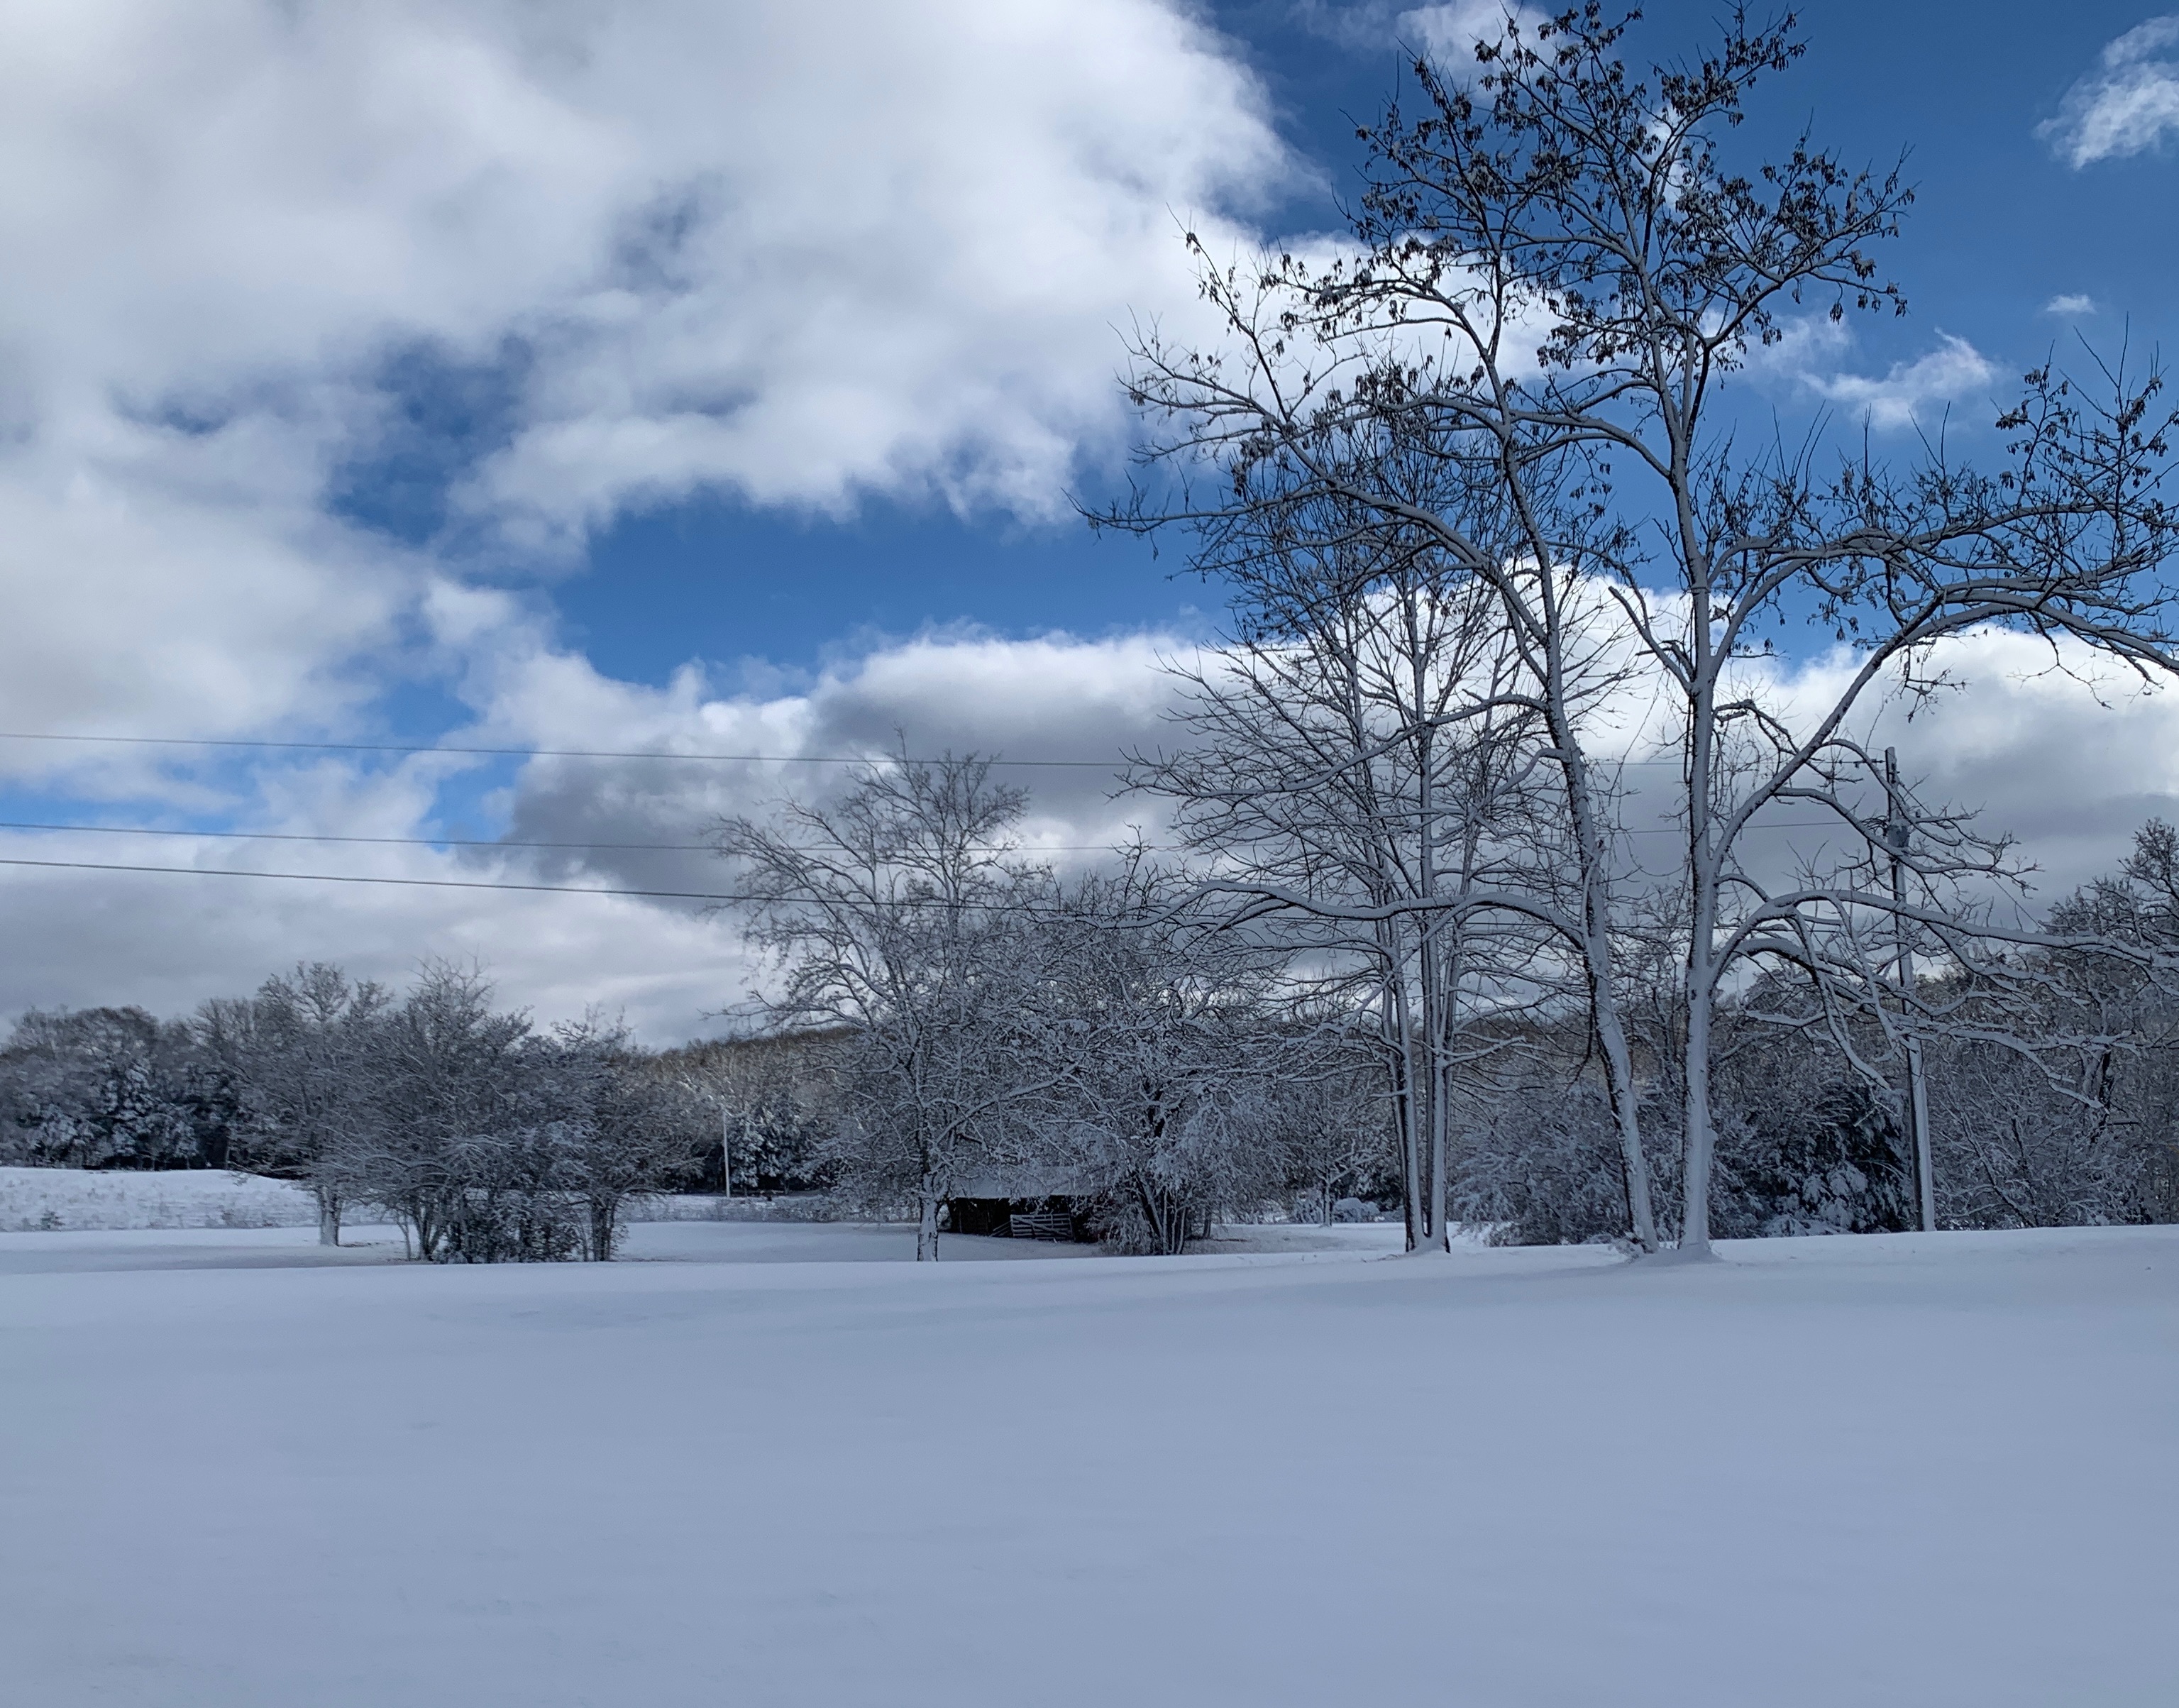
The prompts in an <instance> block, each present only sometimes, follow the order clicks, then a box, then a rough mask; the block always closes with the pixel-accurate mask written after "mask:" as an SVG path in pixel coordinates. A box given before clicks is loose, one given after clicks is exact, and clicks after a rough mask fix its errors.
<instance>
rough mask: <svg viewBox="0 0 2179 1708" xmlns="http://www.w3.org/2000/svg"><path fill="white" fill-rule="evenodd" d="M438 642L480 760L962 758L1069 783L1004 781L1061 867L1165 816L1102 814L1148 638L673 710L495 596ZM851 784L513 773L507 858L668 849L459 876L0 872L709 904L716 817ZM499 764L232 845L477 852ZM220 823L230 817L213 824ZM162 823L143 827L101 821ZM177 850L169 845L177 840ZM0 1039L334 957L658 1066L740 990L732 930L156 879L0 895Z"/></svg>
mask: <svg viewBox="0 0 2179 1708" xmlns="http://www.w3.org/2000/svg"><path fill="white" fill-rule="evenodd" d="M431 620H432V622H433V623H434V626H435V629H436V631H437V632H438V634H440V635H441V637H442V638H443V639H445V640H447V641H448V643H449V644H457V645H462V646H464V647H465V648H466V649H467V653H466V656H467V658H468V662H469V673H468V676H467V678H466V680H465V683H464V691H465V692H466V693H467V694H468V695H469V696H470V697H471V699H472V700H473V701H474V702H475V706H476V709H477V711H478V713H479V717H478V722H477V724H476V726H475V731H474V732H472V734H473V735H474V737H475V744H486V745H489V744H508V745H513V746H532V745H535V746H548V747H550V746H558V747H579V748H585V749H606V750H634V751H653V750H662V751H678V752H683V753H708V754H716V753H744V754H763V755H788V756H792V755H828V756H829V755H842V754H870V755H877V754H882V753H885V752H886V751H888V750H891V749H892V748H893V747H894V745H895V744H896V742H897V739H899V737H900V736H902V735H904V736H905V737H906V739H908V742H909V743H910V744H912V746H913V747H914V750H917V751H919V752H940V751H945V750H953V751H956V752H963V751H968V750H979V751H983V752H986V753H990V752H994V751H996V752H999V753H1002V754H1005V755H1011V756H1013V757H1014V758H1016V759H1020V760H1054V759H1057V760H1067V761H1077V762H1078V763H1076V764H1074V765H1072V766H1054V767H1046V766H1021V767H1018V768H1009V769H1008V770H1007V772H1006V773H1005V774H1006V776H1007V778H1008V780H1010V781H1014V782H1019V783H1024V784H1025V785H1027V786H1028V787H1029V788H1030V790H1031V791H1032V810H1031V816H1030V818H1029V821H1028V822H1027V823H1026V825H1025V826H1024V838H1025V840H1026V842H1027V843H1029V846H1030V847H1032V848H1034V849H1051V850H1053V851H1054V852H1053V853H1052V854H1051V858H1053V859H1056V860H1058V861H1061V862H1062V863H1079V861H1081V860H1083V859H1087V858H1090V857H1091V856H1089V855H1085V854H1080V853H1078V852H1076V851H1077V850H1079V849H1106V848H1110V847H1111V846H1113V845H1114V844H1115V843H1118V842H1121V841H1122V840H1124V839H1125V838H1127V836H1128V830H1129V827H1131V826H1137V825H1141V826H1146V827H1150V828H1152V829H1153V830H1155V825H1156V823H1157V817H1156V813H1155V806H1154V804H1152V803H1150V802H1147V801H1144V800H1141V799H1134V798H1129V799H1124V800H1117V799H1114V793H1115V789H1116V775H1115V774H1116V772H1117V768H1118V766H1119V763H1120V760H1121V755H1122V750H1127V749H1133V748H1154V747H1155V745H1156V744H1158V743H1159V742H1160V741H1161V739H1165V738H1166V735H1167V731H1166V726H1165V724H1164V723H1163V722H1162V713H1163V712H1164V711H1165V709H1166V705H1167V695H1168V689H1169V684H1168V681H1167V679H1166V678H1165V677H1164V676H1163V675H1162V674H1161V672H1160V670H1159V667H1158V665H1159V660H1160V658H1161V656H1166V655H1169V654H1173V653H1181V652H1186V651H1188V650H1189V647H1190V643H1189V642H1188V641H1186V640H1183V639H1180V638H1177V637H1173V636H1163V635H1130V636H1123V637H1119V638H1115V639H1110V640H1073V639H1070V638H1068V637H1066V636H1060V635H1055V636H1049V637H1046V638H1043V639H1037V640H996V639H992V638H990V637H987V636H980V635H974V634H969V635H958V636H951V637H948V636H943V635H935V636H926V637H924V638H920V639H917V640H909V641H905V642H901V643H897V644H895V645H888V646H886V647H884V648H881V649H880V650H879V651H875V652H873V653H870V654H869V655H866V656H863V657H860V658H858V659H854V660H850V661H847V662H841V663H839V664H837V665H836V666H834V667H831V668H828V669H826V670H825V671H823V672H821V673H819V675H818V676H817V677H816V678H815V679H814V680H813V681H811V682H810V683H809V684H806V685H805V686H804V687H802V688H800V689H796V690H794V691H792V692H784V693H771V694H764V695H755V694H743V695H722V694H718V693H716V692H715V691H713V690H712V689H711V688H710V687H709V685H708V684H706V683H705V681H704V679H703V678H702V677H701V676H700V674H699V673H697V672H695V671H694V670H693V669H691V670H687V671H683V673H681V674H680V675H679V676H678V677H677V678H675V679H674V680H673V681H672V682H671V683H669V684H667V685H666V686H665V687H663V688H650V687H645V686H642V685H639V684H628V683H623V682H616V681H613V680H612V679H610V678H606V677H602V676H601V675H600V674H598V673H597V672H596V670H595V669H593V668H592V667H591V666H590V664H589V663H588V662H587V661H585V659H583V658H581V657H579V656H574V655H572V654H569V653H568V652H566V651H560V650H558V649H556V648H555V647H553V646H552V645H550V644H548V642H547V640H546V637H545V634H544V633H543V631H542V630H541V629H539V628H538V627H536V626H535V624H534V623H530V622H528V621H526V620H524V618H522V617H521V616H520V615H519V612H518V611H517V609H516V608H515V607H514V606H513V602H512V601H509V600H508V599H507V597H506V596H503V595H494V594H476V593H469V594H456V595H448V596H442V597H440V598H438V599H436V600H434V601H432V602H431ZM850 774H851V773H850V772H849V770H848V768H847V767H844V766H837V765H830V764H826V765H815V764H797V763H763V764H757V763H744V764H735V763H713V762H708V761H670V760H660V761H647V760H620V761H592V760H575V759H552V758H541V759H535V760H531V761H526V762H524V763H523V764H522V765H521V766H519V771H518V772H516V773H515V774H514V776H513V777H512V778H511V779H510V780H509V781H508V783H506V785H505V786H504V787H502V788H499V789H497V791H496V792H493V793H490V794H484V795H483V796H482V798H481V800H480V810H479V813H478V816H479V817H480V818H485V819H488V820H490V821H491V822H494V823H503V824H504V825H505V827H506V831H505V835H506V837H507V838H508V840H509V841H510V842H514V843H579V844H580V843H639V844H643V843H649V844H661V843H664V844H680V845H682V846H681V847H679V848H678V849H675V848H656V847H653V848H649V849H645V848H633V849H631V848H617V849H612V848H596V849H591V850H590V851H588V852H580V851H577V850H575V849H525V848H517V847H504V848H485V849H447V850H445V851H441V850H438V849H431V848H424V847H414V846H401V845H387V844H376V845H374V844H370V843H345V844H343V843H279V842H267V843H251V842H242V841H234V840H227V839H222V838H202V837H194V838H193V837H186V836H183V837H173V838H126V837H118V836H107V835H97V834H90V833H74V834H55V833H48V834H34V833H30V832H0V855H6V856H9V857H14V858H20V859H61V860H69V859H78V860H88V861H93V862H114V861H122V862H139V863H144V864H149V865H182V866H192V865H194V866H199V867H215V868H217V867H244V868H247V869H250V870H270V871H282V870H285V871H320V872H332V873H343V874H351V875H357V876H372V877H381V878H405V879H431V880H449V879H452V880H464V879H475V880H484V881H508V882H517V883H520V882H542V883H554V884H561V883H566V884H575V885H580V886H585V887H617V888H632V889H646V890H672V891H695V892H716V891H719V890H720V889H722V887H727V884H728V880H729V878H730V876H731V874H730V873H729V871H728V870H727V869H726V868H724V867H723V866H722V865H721V864H720V863H719V862H718V861H716V860H715V859H712V858H711V856H710V855H709V854H705V853H704V852H701V851H700V850H692V849H689V847H688V846H687V845H688V844H690V843H700V842H701V840H702V838H703V835H704V832H705V830H706V828H707V827H708V826H709V825H710V824H711V822H712V821H715V820H716V818H718V817H719V816H722V815H724V814H730V813H738V812H757V813H760V812H762V811H763V810H765V809H766V807H767V806H768V805H770V803H771V802H772V801H773V800H775V799H777V798H778V797H779V796H780V795H781V794H783V793H787V792H789V791H793V792H795V793H798V794H803V795H805V796H806V795H810V794H823V793H825V792H826V791H829V790H832V789H836V788H839V787H841V786H842V785H843V783H844V782H845V781H846V780H847V778H848V776H849V775H850ZM494 775H496V773H495V772H493V771H492V770H491V766H490V762H489V761H484V760H480V759H476V758H464V757H460V756H457V755H414V756H411V757H409V758H407V759H404V760H401V761H398V762H395V763H393V764H392V765H391V766H390V767H388V768H384V769H375V768H369V767H366V766H363V765H362V764H360V763H359V762H357V761H352V760H350V759H348V758H344V757H335V756H314V757H310V758H307V759H298V760H296V761H294V762H292V763H283V762H281V761H279V760H278V759H277V757H275V758H268V759H267V760H266V761H265V762H263V763H262V764H261V765H259V766H256V767H255V769H254V771H253V773H252V775H251V776H250V779H249V783H248V786H249V788H250V791H251V794H250V799H248V800H247V802H246V803H245V804H244V807H243V809H242V810H239V811H238V813H237V815H236V818H235V821H236V822H237V823H239V824H240V825H242V826H243V827H246V828H248V829H250V830H255V831H272V832H288V833H291V834H299V835H305V836H308V835H317V836H326V835H332V836H345V837H365V838H369V837H382V838H404V837H418V836H446V835H469V836H473V837H474V836H477V835H480V834H490V833H491V832H490V831H489V830H488V829H486V828H485V827H481V826H469V827H463V826H460V825H450V824H449V823H448V821H447V820H448V817H449V815H447V813H446V812H445V810H444V803H445V800H446V799H447V796H446V794H444V793H442V786H443V785H445V784H446V783H448V781H449V780H450V779H451V780H453V781H455V782H456V783H459V782H460V781H461V780H462V779H464V778H468V779H469V780H471V788H469V794H472V795H475V794H476V793H477V792H478V791H479V790H482V789H484V788H486V787H487V785H488V783H489V780H490V779H491V777H493V776H494ZM229 805H233V803H232V802H230V803H229ZM116 817H125V818H126V819H127V820H129V821H134V822H139V823H141V822H146V821H151V822H158V820H157V819H156V816H152V815H148V814H145V813H144V812H142V811H140V810H136V811H130V812H128V813H126V814H117V815H116ZM166 822H169V823H185V822H186V821H185V820H181V819H168V820H167V821H166ZM0 873H4V876H0V935H4V936H5V939H6V941H7V942H8V946H9V947H8V955H7V956H6V957H5V958H0V1015H4V1014H8V1013H14V1012H18V1011H19V1010H20V1009H21V1008H24V1007H27V1006H30V1005H32V1004H36V1003H43V1004H52V1003H63V1004H73V1005H83V1004H91V1003H101V1002H140V1003H142V1004H144V1005H145V1006H146V1007H148V1008H152V1009H153V1010H154V1011H156V1012H165V1013H173V1012H178V1011H182V1010H185V1009H187V1008H189V1007H190V1006H192V1005H193V1004H195V1002H199V1001H200V1000H202V999H203V998H204V997H208V996H213V995H219V994H225V993H232V992H236V991H244V990H247V989H249V988H250V987H251V986H254V985H255V983H256V982H257V981H258V980H260V979H261V978H262V977H264V976H265V975H266V974H267V973H268V972H271V971H273V970H276V969H278V968H280V967H283V966H284V965H286V964H290V963H292V962H293V961H294V960H296V959H298V958H326V959H331V960H336V961H339V962H342V963H343V964H346V965H347V966H348V967H349V969H350V970H351V971H352V972H354V973H355V974H357V975H362V976H370V977H376V978H379V979H381V980H387V981H389V982H394V983H398V982H400V981H401V980H404V979H405V978H406V977H407V975H409V971H410V970H411V969H413V967H414V964H415V963H416V962H417V960H418V959H419V958H422V957H425V956H427V955H447V956H454V957H469V956H475V957H477V958H480V959H482V960H483V961H484V962H485V963H486V964H487V965H488V967H489V968H490V969H491V971H492V972H493V974H494V975H495V976H496V977H497V980H498V981H499V984H500V986H501V989H502V993H503V995H504V996H505V997H507V998H508V1000H510V1001H512V1002H522V1003H527V1004H534V1005H535V1007H536V1008H537V1010H538V1011H539V1013H540V1014H541V1016H542V1017H544V1018H546V1019H552V1018H558V1017H565V1016H572V1015H576V1014H579V1013H582V1012H583V1011H584V1010H585V1008H587V1007H589V1006H590V1005H591V1004H593V1003H602V1004H604V1005H606V1007H608V1008H624V1009H625V1011H626V1012H627V1013H628V1018H629V1019H631V1021H633V1022H634V1023H635V1024H637V1025H638V1026H639V1028H640V1029H641V1030H642V1031H643V1032H644V1034H645V1035H646V1036H648V1037H649V1038H650V1039H651V1040H653V1041H661V1042H673V1041H678V1040H679V1039H681V1038H683V1037H686V1036H688V1035H691V1034H692V1033H694V1032H697V1031H699V1030H704V1029H705V1027H706V1024H707V1023H706V1020H705V1016H706V1015H707V1014H709V1013H716V1011H718V1010H720V1009H722V1008H727V1007H729V1006H731V1005H733V1004H734V1003H737V1002H739V1001H740V1000H741V999H742V997H743V996H744V992H745V989H746V987H747V986H748V984H749V981H750V979H751V977H752V976H753V969H752V968H751V967H750V966H749V964H747V962H746V960H745V958H744V954H743V952H742V948H741V945H740V942H739V939H738V935H737V932H736V929H735V926H734V924H733V921H732V920H721V919H715V918H706V917H704V916H702V915H701V914H700V911H699V909H698V905H697V904H696V903H661V902H648V901H644V900H641V899H637V898H615V897H606V896H597V897H590V896H575V895H551V894H526V893H524V892H519V891H463V890H458V889H433V888H430V887H413V888H411V887H398V886H392V885H388V886H376V885H362V884H359V885H354V886H346V885H333V884H310V883H288V882H284V881H277V880H270V879H266V880H253V879H249V878H224V877H212V876H160V875H154V874H150V873H139V874H124V873H118V872H96V871H72V870H38V869H24V868H16V869H7V868H0Z"/></svg>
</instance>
